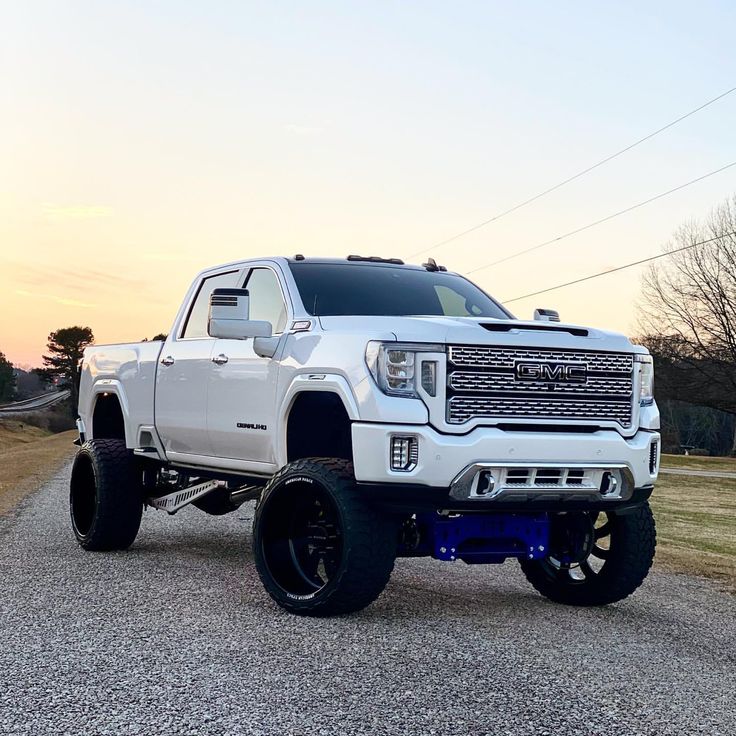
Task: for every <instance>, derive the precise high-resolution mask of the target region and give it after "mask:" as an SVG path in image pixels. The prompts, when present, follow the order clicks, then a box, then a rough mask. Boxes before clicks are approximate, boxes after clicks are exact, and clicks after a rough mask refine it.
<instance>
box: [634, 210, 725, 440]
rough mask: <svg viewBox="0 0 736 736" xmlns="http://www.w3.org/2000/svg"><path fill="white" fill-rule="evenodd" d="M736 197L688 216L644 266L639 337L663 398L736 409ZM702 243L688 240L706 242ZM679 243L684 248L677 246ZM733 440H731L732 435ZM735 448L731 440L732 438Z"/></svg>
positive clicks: (721, 408) (723, 409)
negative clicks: (697, 218)
mask: <svg viewBox="0 0 736 736" xmlns="http://www.w3.org/2000/svg"><path fill="white" fill-rule="evenodd" d="M734 233H736V196H735V197H733V198H731V199H729V200H726V201H725V202H723V204H721V205H720V206H718V207H717V208H716V209H714V210H713V212H711V214H710V215H709V217H708V218H707V219H706V220H705V221H704V222H690V223H687V224H686V225H683V226H682V227H681V228H680V229H679V230H677V232H676V233H675V235H674V237H673V239H672V241H671V242H670V243H669V244H668V245H667V246H665V249H664V250H665V252H668V253H671V254H672V255H671V256H670V257H669V258H664V259H661V260H658V261H655V262H653V263H652V264H650V266H649V269H648V271H647V272H646V273H645V275H644V277H643V297H642V300H641V303H640V312H641V318H640V323H641V326H642V331H643V332H644V334H645V336H646V337H645V338H644V342H645V343H646V344H647V345H648V346H649V348H650V350H652V352H653V353H654V354H655V356H656V357H657V359H658V360H657V363H658V380H663V382H664V388H665V390H666V392H667V394H668V395H667V398H673V399H678V400H681V401H687V402H689V403H693V404H700V405H703V406H710V407H712V408H715V409H720V410H722V411H726V412H729V413H731V414H734V413H736V235H734ZM712 238H717V240H712V241H711V242H709V243H705V244H703V245H694V244H696V243H700V242H701V241H704V240H710V239H712ZM685 246H693V247H689V248H688V249H687V250H682V251H680V252H675V251H677V250H678V249H680V248H683V247H685ZM735 440H736V438H735ZM734 449H735V450H736V441H735V442H734Z"/></svg>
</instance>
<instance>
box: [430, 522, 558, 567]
mask: <svg viewBox="0 0 736 736" xmlns="http://www.w3.org/2000/svg"><path fill="white" fill-rule="evenodd" d="M417 526H419V527H420V530H421V533H422V537H423V538H424V540H425V541H426V543H427V545H428V546H429V547H430V550H428V551H429V553H430V554H431V555H432V557H434V558H435V559H437V560H447V561H453V560H463V561H464V562H467V563H469V564H473V563H475V564H481V563H484V564H487V563H489V562H503V561H504V560H505V559H506V558H507V557H518V558H523V559H527V560H539V559H543V558H545V557H546V556H547V555H548V548H549V531H550V522H549V517H548V516H547V514H504V513H499V514H468V515H464V516H439V515H437V514H421V515H417Z"/></svg>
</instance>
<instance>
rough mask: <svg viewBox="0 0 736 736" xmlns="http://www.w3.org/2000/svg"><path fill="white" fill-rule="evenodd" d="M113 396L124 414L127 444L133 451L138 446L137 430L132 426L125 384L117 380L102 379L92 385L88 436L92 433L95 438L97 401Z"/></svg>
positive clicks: (88, 407)
mask: <svg viewBox="0 0 736 736" xmlns="http://www.w3.org/2000/svg"><path fill="white" fill-rule="evenodd" d="M108 394H113V395H114V396H115V397H117V400H118V403H119V404H120V411H121V412H122V413H123V425H124V427H125V444H126V445H127V447H128V449H133V448H134V447H135V446H136V440H137V438H136V437H135V429H134V428H133V427H131V424H130V406H129V404H128V397H127V395H126V393H125V389H124V388H123V384H122V383H121V382H120V381H118V380H117V379H116V378H101V379H99V380H97V381H95V382H94V383H93V384H92V388H91V390H90V392H89V401H88V406H87V412H86V416H87V417H88V418H89V425H88V426H87V423H86V422H85V429H86V430H87V433H88V436H89V434H90V433H91V434H92V437H94V430H95V426H94V419H93V417H94V412H95V407H96V406H97V401H98V400H99V397H100V396H106V395H108Z"/></svg>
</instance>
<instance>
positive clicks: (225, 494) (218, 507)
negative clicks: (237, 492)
mask: <svg viewBox="0 0 736 736" xmlns="http://www.w3.org/2000/svg"><path fill="white" fill-rule="evenodd" d="M192 506H196V507H197V508H198V509H199V510H200V511H204V512H205V513H206V514H210V516H224V515H225V514H229V513H231V512H232V511H237V510H238V509H239V508H240V504H239V503H233V502H232V501H231V500H230V490H229V489H228V488H217V489H216V490H214V491H212V492H211V493H208V494H207V495H206V496H203V497H202V498H200V499H198V500H197V501H192Z"/></svg>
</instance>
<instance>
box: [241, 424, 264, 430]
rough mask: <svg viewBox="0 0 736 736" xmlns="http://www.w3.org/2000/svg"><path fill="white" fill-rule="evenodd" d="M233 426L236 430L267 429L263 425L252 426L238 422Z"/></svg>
mask: <svg viewBox="0 0 736 736" xmlns="http://www.w3.org/2000/svg"><path fill="white" fill-rule="evenodd" d="M235 426H236V427H237V428H238V429H263V430H266V429H268V427H267V426H266V425H265V424H253V423H252V422H238V423H237V424H236V425H235Z"/></svg>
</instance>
